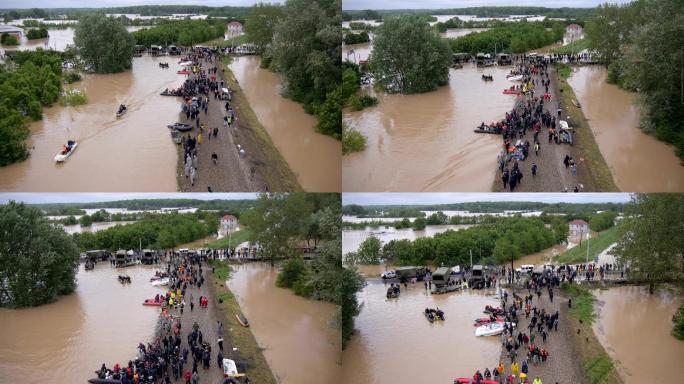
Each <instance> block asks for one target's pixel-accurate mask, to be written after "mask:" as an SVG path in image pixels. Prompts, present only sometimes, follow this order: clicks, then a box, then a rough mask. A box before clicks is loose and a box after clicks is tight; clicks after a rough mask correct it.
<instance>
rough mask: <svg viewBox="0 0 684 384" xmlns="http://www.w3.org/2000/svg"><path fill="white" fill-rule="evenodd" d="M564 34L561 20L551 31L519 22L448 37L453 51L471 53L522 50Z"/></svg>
mask: <svg viewBox="0 0 684 384" xmlns="http://www.w3.org/2000/svg"><path fill="white" fill-rule="evenodd" d="M563 33H565V26H564V24H563V23H561V22H557V23H555V25H554V26H553V28H552V29H551V30H547V29H546V27H544V25H543V24H541V23H536V22H533V23H528V22H526V21H520V22H510V23H503V24H502V25H500V26H498V27H496V28H493V29H490V30H488V31H483V32H476V33H470V34H467V35H465V36H461V37H457V38H455V39H449V43H450V45H451V49H452V51H454V52H466V53H470V54H472V55H475V54H477V53H479V52H484V53H494V52H507V53H523V52H526V51H528V50H531V49H536V48H541V47H544V46H546V45H549V44H552V43H554V42H556V41H558V40H561V39H562V38H563Z"/></svg>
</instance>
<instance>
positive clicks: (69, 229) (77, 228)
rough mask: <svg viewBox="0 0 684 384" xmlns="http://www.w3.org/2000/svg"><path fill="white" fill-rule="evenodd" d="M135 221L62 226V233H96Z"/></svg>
mask: <svg viewBox="0 0 684 384" xmlns="http://www.w3.org/2000/svg"><path fill="white" fill-rule="evenodd" d="M132 223H135V221H107V222H102V223H99V222H98V223H93V224H92V225H91V226H90V227H82V226H81V224H76V225H63V226H62V228H64V231H65V232H66V233H68V234H70V235H71V234H74V233H83V232H98V231H102V230H104V229H109V228H112V227H116V226H117V225H126V224H132ZM179 248H180V247H179Z"/></svg>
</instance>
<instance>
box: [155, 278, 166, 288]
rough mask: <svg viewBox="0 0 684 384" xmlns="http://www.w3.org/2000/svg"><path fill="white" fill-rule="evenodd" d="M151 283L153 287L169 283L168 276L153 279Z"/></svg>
mask: <svg viewBox="0 0 684 384" xmlns="http://www.w3.org/2000/svg"><path fill="white" fill-rule="evenodd" d="M152 285H154V286H155V287H158V286H162V285H169V278H168V277H165V278H163V279H159V280H155V281H153V282H152Z"/></svg>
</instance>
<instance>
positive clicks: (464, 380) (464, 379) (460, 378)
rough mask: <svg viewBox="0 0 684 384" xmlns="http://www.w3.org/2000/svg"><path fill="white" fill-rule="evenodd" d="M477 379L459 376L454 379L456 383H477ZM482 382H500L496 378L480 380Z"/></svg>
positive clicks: (494, 383) (483, 383)
mask: <svg viewBox="0 0 684 384" xmlns="http://www.w3.org/2000/svg"><path fill="white" fill-rule="evenodd" d="M476 382H477V381H475V380H473V379H469V378H467V377H458V378H456V379H454V384H475V383H476ZM480 384H499V382H498V381H494V380H484V379H482V380H480Z"/></svg>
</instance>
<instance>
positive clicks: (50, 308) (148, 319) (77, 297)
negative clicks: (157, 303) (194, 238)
mask: <svg viewBox="0 0 684 384" xmlns="http://www.w3.org/2000/svg"><path fill="white" fill-rule="evenodd" d="M79 268H80V269H79V272H78V274H77V278H78V288H77V289H76V292H75V293H74V294H72V295H69V296H66V297H62V298H60V299H59V300H58V301H57V302H55V303H52V304H46V305H42V306H40V307H37V308H27V309H20V310H8V309H0V324H2V326H0V339H1V340H2V341H3V342H2V343H0V372H2V380H1V381H3V382H7V383H54V384H72V383H85V382H86V380H88V379H90V378H93V377H94V376H95V375H94V373H93V371H94V370H95V369H98V368H99V367H100V365H101V364H102V363H103V362H106V363H107V366H111V365H112V364H113V363H115V362H120V363H122V364H123V363H125V362H127V361H128V360H129V359H131V358H133V357H135V355H136V353H137V348H136V346H137V345H138V343H139V342H140V341H148V340H151V338H152V336H153V335H154V327H155V324H156V322H157V318H158V316H159V309H158V308H156V307H144V306H142V305H141V303H142V301H143V300H144V299H146V298H151V297H154V295H155V294H157V293H163V289H160V288H156V287H153V286H152V285H151V284H150V282H149V279H150V277H151V276H152V275H153V274H154V271H155V267H154V266H142V265H141V266H135V267H130V268H125V269H114V268H111V267H110V266H109V263H108V262H100V263H98V264H97V266H96V267H95V270H93V271H88V272H86V271H84V270H83V265H81V266H80V267H79ZM119 273H126V274H128V275H130V276H131V278H132V284H130V285H126V286H123V285H121V284H120V283H119V282H118V281H117V279H116V276H117V275H118V274H119Z"/></svg>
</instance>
